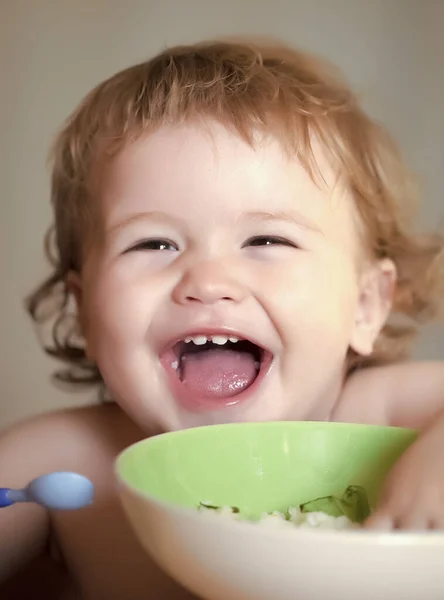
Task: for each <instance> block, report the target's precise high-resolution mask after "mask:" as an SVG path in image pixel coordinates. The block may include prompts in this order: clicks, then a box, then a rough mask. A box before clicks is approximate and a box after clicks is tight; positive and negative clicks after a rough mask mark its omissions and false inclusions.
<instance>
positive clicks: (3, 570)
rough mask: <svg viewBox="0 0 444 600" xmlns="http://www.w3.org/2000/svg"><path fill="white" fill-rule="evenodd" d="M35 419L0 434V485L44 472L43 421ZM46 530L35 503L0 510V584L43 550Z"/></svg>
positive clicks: (24, 480)
mask: <svg viewBox="0 0 444 600" xmlns="http://www.w3.org/2000/svg"><path fill="white" fill-rule="evenodd" d="M38 421H39V420H38V419H37V420H36V421H35V422H33V421H31V422H29V423H23V424H21V425H18V426H16V427H13V428H11V429H9V430H8V431H6V432H5V433H3V434H1V435H0V487H18V488H21V487H23V486H25V485H26V484H27V483H28V482H29V481H30V480H31V479H33V478H34V477H37V476H38V475H40V474H42V473H43V472H44V468H43V464H42V457H41V456H39V445H40V440H41V439H44V436H45V435H46V433H45V422H44V421H42V425H41V426H40V425H39V424H38ZM48 531H49V519H48V515H47V513H46V511H45V510H44V509H42V508H41V507H39V506H37V505H35V504H17V505H14V506H10V507H7V508H1V509H0V584H1V583H2V582H4V581H5V580H7V579H8V578H9V577H11V576H12V575H13V574H14V573H15V572H16V571H17V570H18V569H19V568H20V567H22V566H23V565H25V564H26V563H27V562H29V561H31V560H32V559H33V558H34V557H36V556H37V555H38V554H40V553H41V552H42V551H43V550H44V548H45V545H46V542H47V539H48Z"/></svg>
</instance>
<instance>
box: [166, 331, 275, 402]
mask: <svg viewBox="0 0 444 600" xmlns="http://www.w3.org/2000/svg"><path fill="white" fill-rule="evenodd" d="M161 362H162V364H163V366H164V368H165V369H166V371H167V373H168V374H169V377H170V382H171V383H172V385H173V387H174V392H175V395H176V396H177V397H178V399H179V400H182V401H183V402H185V404H187V405H188V407H190V405H193V406H194V407H195V406H199V407H200V408H203V407H208V408H210V407H211V408H213V407H214V404H215V403H216V404H217V405H218V406H220V405H221V404H224V403H225V404H226V405H232V404H236V403H238V402H240V401H241V400H242V399H243V398H244V397H245V394H244V393H245V392H246V391H247V390H250V389H251V388H252V387H253V386H254V384H256V383H257V382H258V380H259V378H260V377H261V376H262V375H264V374H265V371H266V368H265V367H267V366H268V365H269V364H270V363H271V354H270V353H269V352H268V351H267V350H265V349H264V348H261V347H260V346H258V345H257V344H255V343H254V342H252V341H250V340H247V339H243V338H240V337H238V336H226V335H221V334H215V335H203V334H199V335H193V336H190V337H186V338H185V339H183V340H180V341H179V342H177V343H175V344H174V345H173V346H172V348H170V349H169V350H167V351H166V352H165V353H163V354H162V355H161Z"/></svg>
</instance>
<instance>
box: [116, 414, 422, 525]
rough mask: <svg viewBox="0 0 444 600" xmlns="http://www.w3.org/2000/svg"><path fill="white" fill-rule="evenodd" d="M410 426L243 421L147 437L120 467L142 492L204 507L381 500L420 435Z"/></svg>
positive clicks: (245, 508)
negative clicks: (334, 497)
mask: <svg viewBox="0 0 444 600" xmlns="http://www.w3.org/2000/svg"><path fill="white" fill-rule="evenodd" d="M415 436H416V433H415V432H414V431H411V430H407V429H398V428H390V427H369V426H365V425H348V424H342V423H313V422H304V423H300V422H279V423H251V424H250V423H242V424H233V425H217V426H212V427H201V428H196V429H188V430H185V431H180V432H175V433H169V434H165V435H161V436H157V437H153V438H151V439H148V440H144V441H142V442H139V443H138V444H135V445H134V446H131V447H130V448H129V449H127V450H125V451H124V452H123V453H122V455H121V456H120V457H119V459H118V461H117V471H118V473H119V475H120V477H121V478H122V479H123V481H125V483H126V484H127V485H129V486H130V487H132V488H133V489H135V490H137V491H138V492H140V493H142V494H148V495H150V496H152V497H153V498H155V499H157V500H161V501H163V502H168V503H172V504H175V505H179V506H183V507H189V508H196V507H197V506H198V504H199V502H201V501H207V502H210V503H212V504H215V505H218V506H236V507H238V508H239V509H240V511H241V513H244V514H245V515H246V516H249V517H252V518H254V517H259V516H260V515H261V514H262V513H263V512H269V511H274V510H279V511H285V510H286V509H287V508H288V507H289V506H297V505H299V504H302V503H304V502H307V501H309V500H313V499H315V498H319V497H322V496H327V495H330V494H336V493H341V492H343V491H344V489H345V488H346V487H347V486H348V485H350V484H352V485H362V486H364V487H365V488H366V490H367V492H368V494H369V499H370V503H371V504H373V505H374V503H375V502H376V501H377V498H378V493H379V491H380V489H381V485H382V483H383V481H384V478H385V476H386V474H387V471H388V470H389V469H390V468H391V467H392V465H393V464H394V462H395V461H396V460H397V459H398V457H399V456H400V455H401V453H402V452H403V451H404V450H405V449H406V448H407V447H408V446H409V445H410V444H411V443H412V441H413V440H414V439H415Z"/></svg>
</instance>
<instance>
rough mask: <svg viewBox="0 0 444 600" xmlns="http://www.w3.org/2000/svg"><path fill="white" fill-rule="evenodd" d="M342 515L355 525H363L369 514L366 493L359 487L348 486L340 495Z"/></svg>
mask: <svg viewBox="0 0 444 600" xmlns="http://www.w3.org/2000/svg"><path fill="white" fill-rule="evenodd" d="M341 503H342V506H343V508H344V514H345V515H346V516H347V517H348V518H349V519H350V520H351V521H354V522H355V523H363V522H364V521H365V520H366V519H367V518H368V517H369V516H370V513H371V509H370V503H369V501H368V496H367V492H366V491H365V489H364V488H363V487H361V486H360V485H349V486H348V488H347V489H346V490H345V492H344V493H343V495H342V498H341Z"/></svg>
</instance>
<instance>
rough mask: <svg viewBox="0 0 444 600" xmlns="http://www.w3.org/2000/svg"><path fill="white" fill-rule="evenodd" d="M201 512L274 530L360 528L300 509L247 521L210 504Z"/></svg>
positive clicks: (341, 518)
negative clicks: (290, 528)
mask: <svg viewBox="0 0 444 600" xmlns="http://www.w3.org/2000/svg"><path fill="white" fill-rule="evenodd" d="M199 510H201V511H202V512H203V513H204V514H208V515H213V516H216V517H217V518H222V519H226V520H231V521H238V522H239V521H242V522H249V523H252V524H255V525H261V526H262V527H269V528H273V529H279V528H289V527H293V528H296V529H329V530H345V529H356V528H357V527H359V525H357V524H356V523H354V522H353V521H351V520H350V519H349V518H348V517H346V516H344V515H341V516H339V517H333V516H331V515H328V514H327V513H324V512H302V510H301V509H300V508H299V507H293V508H289V509H288V511H287V513H286V514H285V513H282V512H279V511H275V512H272V513H263V514H262V515H261V517H260V518H259V519H257V520H250V519H246V518H245V517H244V516H242V515H241V514H240V513H239V511H238V510H237V509H234V508H231V507H229V506H224V507H220V508H219V507H216V506H212V505H211V503H208V502H201V504H200V506H199Z"/></svg>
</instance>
